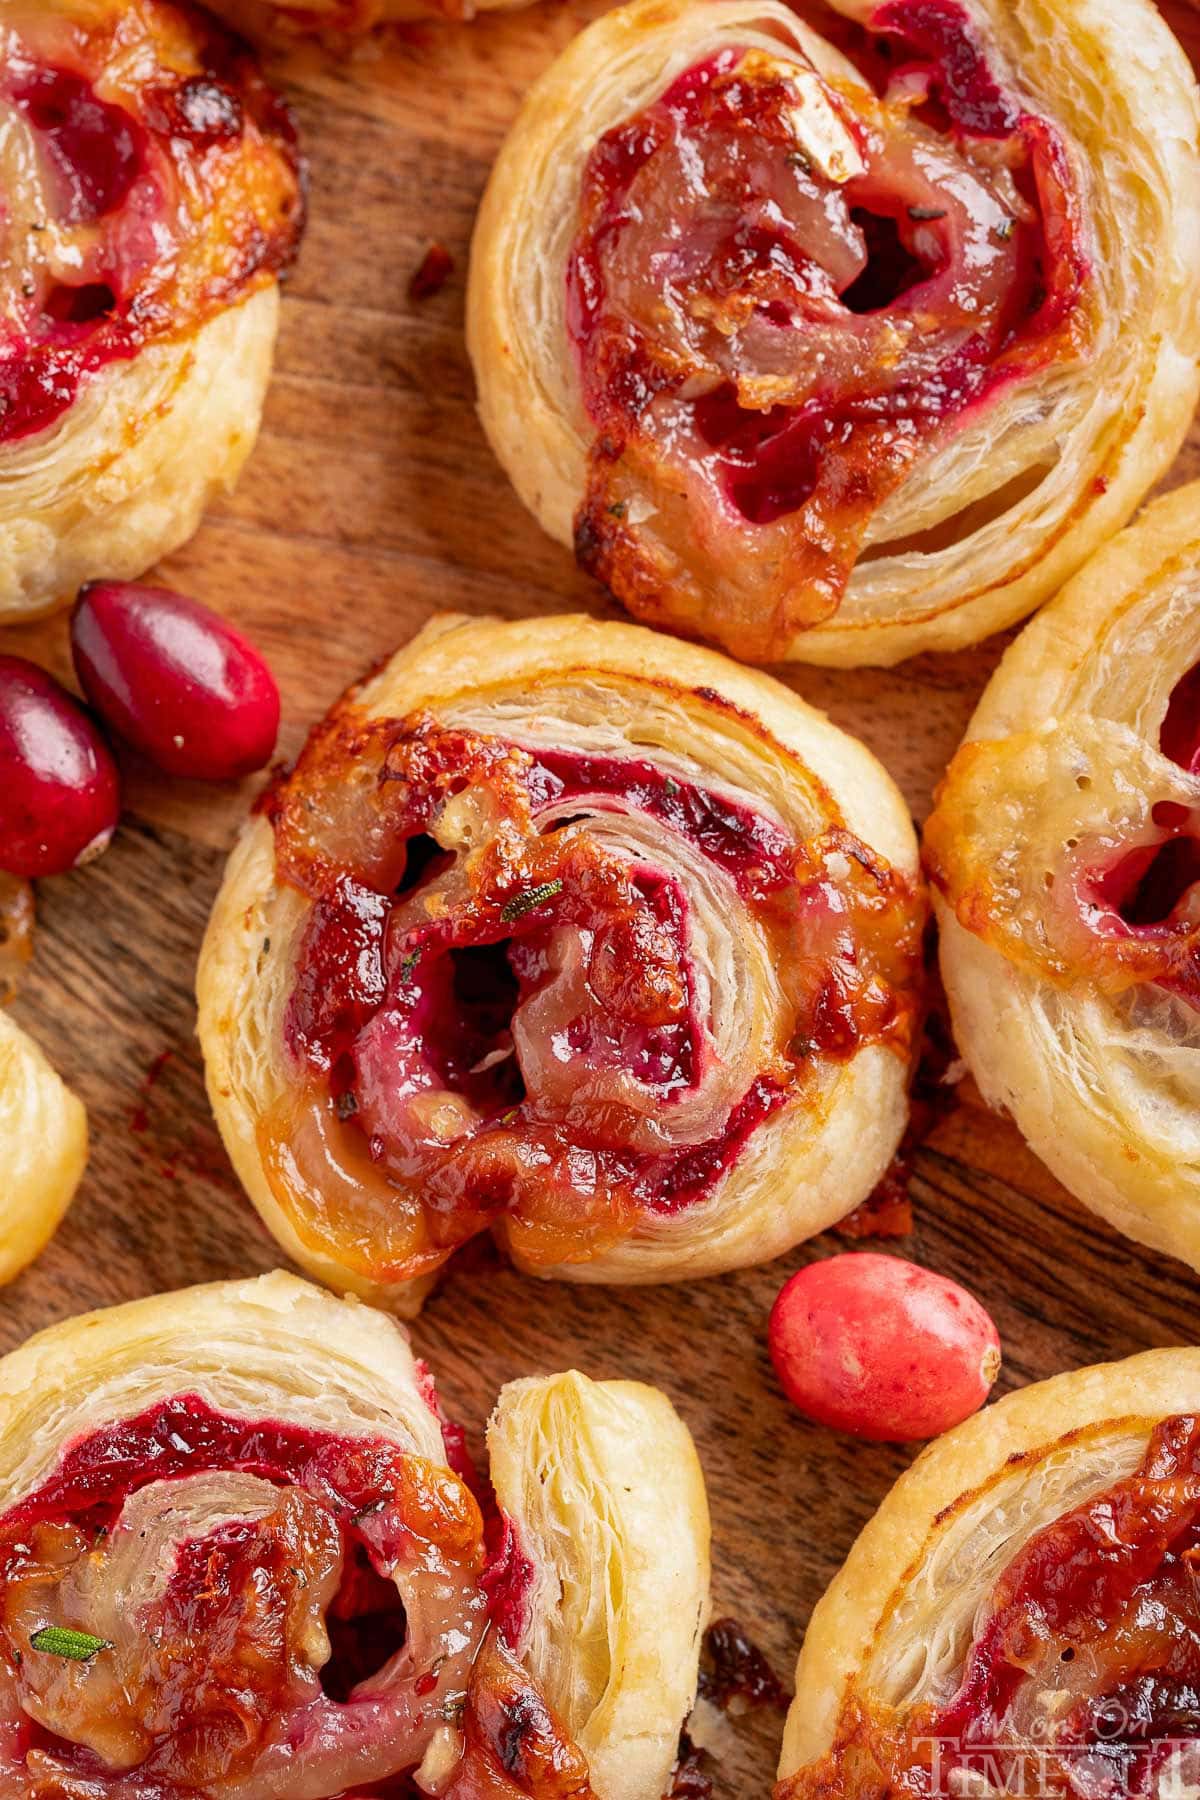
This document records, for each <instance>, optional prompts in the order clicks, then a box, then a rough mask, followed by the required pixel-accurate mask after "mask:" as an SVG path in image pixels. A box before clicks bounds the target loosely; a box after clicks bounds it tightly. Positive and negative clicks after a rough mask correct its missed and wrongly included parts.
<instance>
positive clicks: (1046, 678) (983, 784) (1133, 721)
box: [925, 484, 1200, 1268]
mask: <svg viewBox="0 0 1200 1800" xmlns="http://www.w3.org/2000/svg"><path fill="white" fill-rule="evenodd" d="M1198 669H1200V484H1196V485H1193V486H1192V487H1188V488H1183V489H1180V490H1178V491H1177V492H1175V493H1172V494H1170V495H1168V496H1167V497H1166V498H1164V499H1162V500H1159V501H1157V502H1156V503H1155V504H1154V505H1153V506H1151V507H1149V508H1147V510H1146V512H1145V513H1144V514H1143V516H1142V517H1141V519H1140V520H1139V521H1138V522H1137V523H1136V524H1135V525H1132V526H1130V527H1129V529H1128V530H1127V531H1125V532H1124V533H1122V534H1121V536H1119V537H1118V538H1116V539H1115V540H1114V541H1113V543H1111V544H1110V545H1109V546H1108V547H1107V548H1106V549H1104V550H1103V551H1101V552H1100V553H1099V554H1098V555H1097V556H1096V557H1095V558H1093V560H1092V561H1091V562H1090V563H1089V564H1088V565H1087V567H1086V568H1085V569H1083V570H1082V571H1081V572H1080V573H1079V575H1078V576H1076V578H1075V580H1074V581H1072V582H1071V583H1070V584H1069V585H1068V586H1067V587H1066V588H1065V589H1064V591H1063V593H1062V594H1061V595H1060V596H1059V598H1058V599H1057V600H1056V601H1055V602H1054V603H1053V605H1051V606H1049V607H1047V608H1046V610H1045V612H1044V613H1043V614H1041V616H1040V617H1039V618H1037V619H1036V620H1035V621H1034V622H1033V624H1031V625H1030V626H1028V627H1027V628H1026V630H1025V631H1024V633H1023V634H1022V635H1021V637H1020V638H1018V640H1017V642H1016V643H1015V644H1014V645H1013V646H1012V648H1011V649H1010V650H1009V652H1008V654H1007V655H1006V656H1005V658H1004V660H1003V662H1002V663H1001V664H1000V667H999V669H998V670H997V672H996V674H995V675H994V676H993V678H992V681H991V683H990V684H989V686H988V688H987V690H986V691H985V693H984V696H983V698H982V700H981V701H980V704H979V707H978V710H977V711H976V713H975V716H974V718H973V719H972V721H971V724H970V727H969V729H968V732H967V741H966V742H965V744H964V745H963V747H962V748H961V749H960V750H959V752H958V754H957V755H956V756H955V758H954V761H953V762H952V763H951V765H950V769H949V771H948V773H947V775H946V778H945V780H944V782H943V784H942V787H941V789H940V792H939V796H938V804H937V809H936V811H935V812H934V814H933V816H932V818H931V819H930V820H929V823H928V825H927V827H926V837H925V846H926V856H927V859H928V863H929V868H930V873H931V875H932V877H933V881H934V883H935V890H936V891H935V899H936V902H937V911H938V918H939V922H940V925H941V959H942V972H943V976H944V979H945V984H946V991H947V993H948V995H949V998H950V1006H951V1012H952V1015H953V1022H954V1030H955V1035H956V1037H957V1039H958V1043H959V1045H960V1047H961V1049H962V1052H963V1055H964V1056H965V1057H966V1058H967V1061H968V1062H969V1064H970V1066H971V1069H972V1071H973V1073H974V1075H975V1078H976V1080H977V1081H978V1083H979V1086H980V1088H981V1090H982V1092H983V1094H984V1097H985V1098H986V1099H987V1100H989V1101H990V1102H991V1104H992V1105H994V1106H997V1107H1004V1108H1006V1109H1007V1110H1008V1111H1009V1112H1010V1113H1011V1114H1012V1116H1013V1118H1014V1119H1015V1120H1016V1123H1017V1125H1018V1126H1019V1127H1020V1129H1021V1131H1022V1132H1023V1133H1024V1135H1025V1137H1026V1138H1027V1139H1028V1140H1029V1143H1030V1144H1031V1145H1032V1147H1033V1149H1034V1150H1035V1151H1036V1152H1037V1154H1038V1155H1039V1156H1040V1157H1041V1158H1042V1159H1043V1161H1044V1162H1046V1163H1047V1164H1048V1165H1049V1167H1050V1168H1051V1169H1052V1170H1053V1172H1054V1174H1055V1175H1057V1176H1058V1178H1059V1180H1060V1181H1062V1182H1063V1183H1064V1184H1065V1185H1066V1186H1067V1187H1068V1188H1070V1189H1071V1191H1072V1192H1073V1193H1074V1194H1076V1195H1077V1196H1078V1197H1079V1199H1080V1200H1082V1201H1083V1202H1084V1204H1085V1205H1087V1206H1090V1207H1092V1208H1094V1210H1095V1211H1097V1212H1098V1213H1100V1214H1101V1215H1102V1216H1103V1217H1104V1218H1106V1219H1108V1220H1109V1221H1110V1223H1111V1224H1113V1225H1115V1226H1116V1227H1117V1228H1118V1230H1121V1231H1124V1232H1126V1233H1128V1235H1129V1236H1130V1237H1135V1238H1138V1239H1140V1240H1141V1241H1142V1242H1143V1243H1146V1244H1151V1245H1153V1246H1154V1248H1155V1249H1158V1250H1166V1251H1169V1252H1170V1253H1171V1254H1173V1255H1175V1256H1179V1257H1181V1258H1182V1259H1183V1260H1184V1261H1185V1262H1188V1263H1191V1265H1192V1266H1193V1268H1200V1139H1198V1137H1197V1133H1196V1118H1197V1106H1198V1104H1200V973H1198V971H1200V954H1198V948H1197V946H1198V944H1200V923H1198V921H1200V912H1198V910H1197V909H1198V905H1200V886H1197V885H1196V884H1197V883H1198V882H1200V843H1198V841H1197V840H1198V839H1200V674H1198V673H1197V670H1198Z"/></svg>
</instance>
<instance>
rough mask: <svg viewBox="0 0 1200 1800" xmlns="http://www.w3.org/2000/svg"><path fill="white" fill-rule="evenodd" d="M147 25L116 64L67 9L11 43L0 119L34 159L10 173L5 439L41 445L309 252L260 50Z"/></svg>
mask: <svg viewBox="0 0 1200 1800" xmlns="http://www.w3.org/2000/svg"><path fill="white" fill-rule="evenodd" d="M138 23H139V25H140V26H141V28H142V29H143V30H144V31H145V32H146V34H147V41H146V42H145V43H144V44H142V45H138V46H135V45H133V44H128V45H126V47H125V49H124V50H123V52H122V54H121V57H120V58H114V62H113V65H112V66H111V67H110V66H108V65H107V64H106V62H105V58H106V57H108V56H110V55H112V54H113V52H112V45H111V43H110V34H107V33H106V32H105V31H104V30H103V29H102V28H100V27H97V30H96V32H95V34H94V36H92V37H89V36H88V35H86V33H85V28H83V27H80V28H79V29H78V30H75V31H71V32H68V31H67V30H66V29H65V27H64V24H63V22H62V21H61V20H59V19H57V18H56V16H55V9H54V8H53V7H49V8H47V9H46V11H45V13H44V14H41V15H38V14H34V15H31V16H30V17H29V18H25V17H24V16H22V17H21V18H19V19H16V20H14V21H13V23H12V25H11V27H10V29H8V30H7V31H5V32H4V34H3V41H0V114H2V113H5V112H8V113H11V115H12V116H13V119H14V121H15V122H16V124H17V125H18V126H19V128H20V131H21V133H22V135H23V136H25V135H27V137H28V140H29V143H30V145H31V147H32V161H31V163H30V164H28V165H26V164H25V163H23V162H22V161H21V160H20V159H19V158H18V157H17V156H16V155H15V154H14V155H10V156H9V157H8V159H7V161H6V163H5V166H4V169H3V173H4V176H5V178H6V179H7V181H8V183H10V184H12V183H16V182H18V181H19V182H21V183H22V184H23V185H24V187H25V188H27V189H28V190H29V191H27V192H24V193H23V194H21V195H20V196H17V195H15V194H10V196H9V200H10V206H9V210H8V217H7V219H6V220H5V221H4V222H3V225H0V235H6V236H8V237H9V238H10V239H11V241H10V242H9V243H8V246H7V257H6V258H5V259H4V260H5V261H6V262H7V265H8V275H7V277H5V276H4V275H2V274H0V290H3V289H6V288H7V289H9V290H11V291H8V292H6V293H5V294H4V297H5V299H6V300H7V302H8V304H7V305H6V306H5V307H4V308H3V313H4V323H3V324H2V325H0V443H3V442H10V441H14V440H16V439H19V438H23V437H27V436H30V435H32V434H34V433H37V432H41V431H45V430H46V429H48V428H49V427H50V426H51V425H53V424H54V423H55V421H56V420H58V419H59V418H61V416H62V414H63V413H64V412H65V411H66V410H67V408H68V407H69V406H70V405H71V403H72V401H73V400H74V398H75V396H76V394H77V392H78V389H79V387H80V384H81V383H82V382H84V381H86V380H87V379H88V378H89V377H90V376H92V375H94V374H96V373H97V372H98V371H99V370H101V369H102V368H104V367H105V366H106V365H107V364H109V363H112V362H117V361H125V360H128V359H129V358H131V357H133V356H135V355H136V354H137V353H138V351H139V350H140V349H141V348H142V347H143V346H144V345H145V344H147V343H148V342H150V341H152V340H154V339H157V338H163V337H169V336H171V335H173V334H174V333H176V332H179V331H181V330H184V329H187V328H190V327H192V326H194V325H195V324H198V323H200V322H201V321H202V320H203V319H204V318H205V317H206V316H207V315H208V314H209V313H211V312H212V311H215V310H216V309H217V307H218V306H220V305H222V304H227V303H229V302H231V301H233V300H235V299H237V298H238V297H239V294H240V293H241V292H244V291H245V290H246V289H247V288H248V287H249V286H250V285H251V284H252V283H253V282H254V281H255V280H257V279H262V278H263V277H264V276H265V275H266V274H267V273H269V272H271V271H273V270H276V269H278V268H280V267H282V266H283V265H284V264H285V263H286V262H287V261H288V259H289V258H290V256H291V254H292V252H293V251H294V248H295V244H296V241H297V236H298V231H299V226H300V223H301V215H302V208H301V203H300V187H299V174H298V168H297V164H296V156H295V149H294V143H293V141H292V137H291V126H290V121H288V120H287V119H286V117H285V115H284V113H283V111H282V109H281V108H280V107H279V105H278V103H277V102H276V101H275V100H274V98H273V96H270V95H269V94H268V92H267V90H266V89H265V86H264V85H263V83H262V81H261V77H260V76H259V75H258V73H257V71H256V69H255V68H254V65H253V64H252V62H251V60H250V58H249V55H248V53H244V52H242V51H240V50H237V49H236V48H235V47H234V43H233V40H232V39H228V38H226V37H225V36H224V35H223V34H222V33H221V32H220V30H219V28H217V27H215V26H210V25H206V24H203V23H202V22H201V19H200V16H199V14H195V15H192V16H191V17H190V18H185V17H184V15H183V14H181V13H180V12H179V11H178V10H177V9H174V8H172V9H168V8H166V7H163V6H160V5H158V4H157V0H155V3H154V4H152V5H150V6H149V7H148V8H146V9H145V16H144V19H143V17H142V15H141V14H139V20H138ZM123 41H124V40H123ZM135 48H136V49H137V50H138V51H139V52H140V62H139V63H138V64H137V67H138V75H137V77H136V79H137V81H138V83H139V84H140V85H139V86H138V88H137V90H136V91H133V89H132V88H131V86H130V85H129V84H130V81H131V76H130V68H131V67H132V66H134V65H133V61H132V58H133V52H134V49H135ZM160 57H161V61H160ZM189 63H190V64H191V65H192V66H193V72H190V73H189V72H188V64H189ZM102 88H103V89H105V90H107V91H106V92H102V91H101V90H102ZM201 197H203V204H200V199H201Z"/></svg>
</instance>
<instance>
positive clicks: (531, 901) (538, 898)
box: [500, 877, 562, 925]
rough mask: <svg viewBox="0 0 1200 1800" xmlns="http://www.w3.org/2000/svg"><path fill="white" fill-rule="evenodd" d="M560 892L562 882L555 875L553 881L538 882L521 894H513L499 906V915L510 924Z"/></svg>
mask: <svg viewBox="0 0 1200 1800" xmlns="http://www.w3.org/2000/svg"><path fill="white" fill-rule="evenodd" d="M561 893H562V882H561V880H560V879H558V878H557V877H556V878H555V879H554V880H553V881H542V882H539V884H538V885H537V887H531V888H526V889H525V892H524V893H523V894H514V895H513V897H512V899H511V900H506V901H505V903H504V905H503V906H502V907H501V908H500V917H501V918H502V919H503V921H504V923H505V924H506V925H512V924H513V923H515V921H516V920H517V919H523V918H524V917H525V914H526V913H531V912H533V910H534V908H535V907H538V906H543V905H545V903H546V901H547V900H553V898H554V896H555V894H561Z"/></svg>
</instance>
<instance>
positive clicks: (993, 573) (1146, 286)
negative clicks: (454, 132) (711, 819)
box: [468, 0, 1200, 664]
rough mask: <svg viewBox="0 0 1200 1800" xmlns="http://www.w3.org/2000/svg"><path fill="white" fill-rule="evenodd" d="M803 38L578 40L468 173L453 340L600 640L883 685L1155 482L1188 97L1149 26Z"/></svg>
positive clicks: (1040, 23)
mask: <svg viewBox="0 0 1200 1800" xmlns="http://www.w3.org/2000/svg"><path fill="white" fill-rule="evenodd" d="M800 10H802V11H803V16H798V11H797V10H793V9H792V8H790V7H788V6H786V5H783V4H777V3H776V0H762V4H758V3H756V0H701V4H695V0H666V3H665V4H664V3H663V0H635V4H633V5H629V6H624V7H621V8H619V9H617V10H615V11H613V12H610V13H607V14H606V15H605V16H604V17H603V18H601V19H600V20H598V21H597V22H596V23H595V24H593V25H592V26H590V27H589V28H588V30H587V31H585V32H584V33H583V34H582V35H581V36H580V37H579V38H577V39H576V41H575V42H574V43H573V44H572V45H571V46H570V47H569V49H568V50H567V51H566V52H565V54H564V55H562V56H561V57H560V58H559V59H558V61H557V62H556V63H555V64H554V65H553V66H552V68H551V69H550V70H549V71H548V72H547V74H546V75H545V76H544V77H543V78H542V79H541V81H540V82H538V84H537V85H536V86H535V87H534V89H533V91H532V92H531V94H530V95H529V97H528V99H527V101H526V103H525V106H524V108H523V110H522V112H521V114H520V116H519V118H518V120H517V123H516V125H515V126H514V128H513V131H512V133H511V135H510V137H509V139H508V141H507V143H506V144H505V146H504V149H503V150H502V152H501V155H500V158H499V161H498V162H497V164H496V167H495V170H494V172H493V175H492V179H491V183H490V186H489V188H488V192H487V195H486V198H485V200H484V203H483V208H482V211H481V213H480V217H479V222H478V226H477V229H476V234H475V243H474V248H473V251H472V266H471V278H470V295H469V307H468V314H469V316H468V330H469V340H470V347H471V352H472V357H473V360H474V364H475V371H476V378H477V382H478V387H479V401H480V411H481V415H482V418H483V423H484V426H485V428H486V430H487V433H488V436H489V438H490V439H491V442H492V445H493V447H494V449H495V451H496V454H497V456H498V458H499V460H500V461H501V463H502V464H503V465H504V467H505V468H506V470H507V471H508V473H509V475H510V477H511V479H512V481H513V483H514V485H515V486H516V488H517V491H518V493H519V494H520V495H521V498H522V499H523V500H524V501H525V503H526V505H528V506H529V507H530V508H531V509H532V511H533V512H534V513H535V514H536V515H537V517H538V518H539V520H540V521H541V523H542V524H543V525H544V526H545V528H546V529H547V530H548V531H549V532H550V533H552V534H553V535H554V536H555V537H557V538H559V539H560V540H561V541H562V542H563V543H566V544H570V543H572V542H573V543H574V546H575V550H576V554H577V556H578V557H579V559H580V561H581V562H582V564H583V565H584V566H585V567H586V568H588V569H590V570H591V571H592V572H593V573H595V574H596V575H598V576H599V577H600V578H601V579H602V580H603V581H605V582H607V583H608V585H609V586H610V587H611V588H612V590H613V592H614V593H615V594H616V595H617V596H618V598H619V599H621V600H622V601H623V602H624V603H625V604H626V605H627V606H628V607H629V608H630V610H631V611H633V612H634V613H636V614H637V615H638V616H640V617H642V618H645V619H646V620H648V621H650V622H652V623H654V624H658V625H663V626H666V627H667V628H669V629H675V630H680V631H683V632H685V633H687V634H688V635H690V636H696V637H704V638H709V639H712V640H714V641H715V642H717V643H719V644H720V645H722V646H723V647H724V648H725V649H727V650H729V651H731V652H733V653H734V654H735V655H737V656H739V657H742V658H744V659H747V660H753V661H766V660H777V659H782V658H798V659H801V660H807V661H813V662H825V663H836V664H856V663H869V662H880V663H884V662H894V661H896V660H897V659H899V658H900V657H903V656H908V655H910V654H911V653H912V652H914V651H917V650H924V649H951V648H955V647H957V646H960V645H963V644H968V643H973V642H975V641H976V640H977V639H979V638H982V637H984V636H986V635H987V634H988V633H989V632H992V631H996V630H997V629H999V628H1000V627H1001V626H1004V625H1009V624H1011V623H1012V622H1013V621H1014V620H1015V619H1018V618H1020V617H1022V616H1023V615H1024V614H1025V613H1027V612H1029V611H1030V610H1031V609H1032V608H1033V607H1035V606H1037V605H1039V604H1040V603H1041V602H1042V601H1043V600H1045V599H1046V598H1047V597H1048V596H1049V595H1050V594H1052V593H1053V592H1055V590H1056V589H1057V588H1058V587H1059V586H1060V585H1061V584H1062V582H1063V581H1064V580H1065V579H1066V577H1067V576H1069V575H1070V574H1071V573H1072V572H1073V571H1074V570H1075V569H1076V568H1077V567H1078V566H1079V564H1080V563H1081V562H1082V561H1083V560H1084V558H1085V557H1086V556H1088V555H1089V554H1090V552H1091V551H1092V550H1093V549H1095V548H1096V547H1097V546H1098V545H1099V544H1100V543H1102V542H1103V541H1104V540H1105V539H1106V538H1107V537H1108V536H1110V535H1111V534H1112V532H1113V531H1115V530H1116V529H1117V528H1118V527H1119V526H1120V525H1121V524H1123V523H1124V521H1125V520H1126V519H1127V518H1128V517H1129V515H1130V513H1131V512H1132V511H1133V509H1134V507H1135V506H1136V505H1137V503H1138V501H1139V500H1140V499H1141V498H1142V496H1143V495H1144V494H1145V493H1146V491H1147V490H1148V489H1149V487H1150V486H1151V485H1152V484H1153V482H1154V481H1155V479H1156V478H1157V477H1158V475H1159V474H1161V473H1162V471H1163V470H1164V469H1165V467H1166V466H1167V465H1168V463H1169V462H1170V461H1171V459H1172V457H1173V456H1174V454H1175V451H1176V450H1177V448H1178V446H1179V444H1180V442H1181V440H1182V438H1183V435H1184V433H1185V431H1186V430H1187V426H1188V423H1189V421H1190V419H1191V416H1192V411H1193V408H1194V406H1195V403H1196V398H1197V393H1198V391H1200V380H1198V376H1197V366H1196V363H1197V355H1198V354H1200V314H1198V312H1197V308H1196V305H1195V293H1196V288H1197V284H1198V283H1200V158H1198V154H1197V128H1198V125H1200V105H1198V101H1197V91H1196V84H1195V80H1194V78H1193V75H1192V72H1191V69H1190V67H1189V65H1188V63H1187V61H1186V58H1185V57H1184V55H1183V53H1182V51H1181V50H1180V48H1179V46H1178V45H1177V44H1176V42H1175V41H1174V39H1173V38H1172V36H1171V34H1170V32H1169V31H1168V29H1167V27H1166V25H1165V24H1164V23H1163V21H1162V19H1161V18H1160V16H1159V15H1158V13H1157V11H1156V10H1155V8H1154V7H1153V6H1152V5H1151V4H1149V0H883V3H882V4H881V3H879V0H869V3H868V0H834V3H833V5H832V6H831V7H829V8H824V9H822V8H807V9H800ZM812 16H817V17H818V20H819V32H818V29H814V28H813V27H811V26H810V25H809V24H807V23H805V19H807V18H809V17H812ZM819 33H820V34H819Z"/></svg>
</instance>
